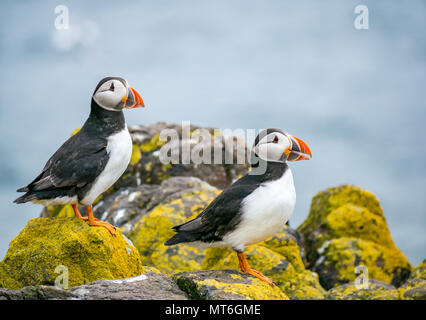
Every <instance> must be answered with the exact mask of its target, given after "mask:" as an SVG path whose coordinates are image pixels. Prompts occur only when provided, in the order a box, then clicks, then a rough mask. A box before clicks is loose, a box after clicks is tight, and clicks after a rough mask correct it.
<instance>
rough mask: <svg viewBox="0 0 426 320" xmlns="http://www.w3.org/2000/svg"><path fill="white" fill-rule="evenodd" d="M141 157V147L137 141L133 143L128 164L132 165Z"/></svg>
mask: <svg viewBox="0 0 426 320" xmlns="http://www.w3.org/2000/svg"><path fill="white" fill-rule="evenodd" d="M141 158H142V152H141V148H140V146H139V145H138V144H137V143H134V144H133V149H132V156H131V157H130V165H134V164H136V163H138V162H139V160H140V159H141Z"/></svg>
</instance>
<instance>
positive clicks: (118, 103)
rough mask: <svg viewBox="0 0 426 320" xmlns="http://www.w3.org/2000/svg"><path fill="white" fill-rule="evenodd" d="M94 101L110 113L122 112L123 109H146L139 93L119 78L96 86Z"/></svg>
mask: <svg viewBox="0 0 426 320" xmlns="http://www.w3.org/2000/svg"><path fill="white" fill-rule="evenodd" d="M92 98H93V100H94V101H95V102H96V103H97V104H98V105H99V106H100V107H101V108H104V109H106V110H109V111H121V110H122V109H123V108H137V107H145V105H144V103H143V100H142V98H141V96H140V95H139V93H137V91H136V90H135V89H133V88H132V87H130V86H129V85H128V84H127V81H126V80H124V79H123V78H119V77H107V78H104V79H102V80H101V81H100V82H99V83H98V85H97V86H96V89H95V92H94V93H93V96H92Z"/></svg>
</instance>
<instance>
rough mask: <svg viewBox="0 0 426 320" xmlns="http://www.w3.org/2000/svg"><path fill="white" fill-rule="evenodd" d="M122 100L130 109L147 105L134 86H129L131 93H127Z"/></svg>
mask: <svg viewBox="0 0 426 320" xmlns="http://www.w3.org/2000/svg"><path fill="white" fill-rule="evenodd" d="M121 101H123V102H125V105H124V107H125V108H128V109H133V108H139V107H145V104H144V103H143V100H142V97H141V96H140V94H139V93H138V92H137V91H136V90H135V89H133V88H132V87H129V93H128V94H127V97H123V99H122V100H121Z"/></svg>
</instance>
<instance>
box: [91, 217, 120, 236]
mask: <svg viewBox="0 0 426 320" xmlns="http://www.w3.org/2000/svg"><path fill="white" fill-rule="evenodd" d="M89 224H90V225H91V226H92V227H104V228H106V229H107V230H108V231H109V232H110V233H111V234H112V235H113V236H115V227H114V226H113V225H112V224H110V223H108V222H103V221H100V220H98V219H95V220H94V221H89Z"/></svg>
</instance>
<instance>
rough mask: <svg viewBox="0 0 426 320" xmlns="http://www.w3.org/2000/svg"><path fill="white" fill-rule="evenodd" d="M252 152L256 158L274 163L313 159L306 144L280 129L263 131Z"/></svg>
mask: <svg viewBox="0 0 426 320" xmlns="http://www.w3.org/2000/svg"><path fill="white" fill-rule="evenodd" d="M252 152H253V153H254V155H255V156H256V157H259V158H261V159H263V160H266V161H272V162H285V161H299V160H309V159H310V157H312V154H311V150H310V149H309V147H308V145H307V144H306V143H305V142H303V141H302V140H301V139H299V138H296V137H294V136H292V135H290V134H288V133H285V132H284V131H282V130H280V129H266V130H263V131H261V132H260V133H259V135H258V136H257V137H256V139H255V141H254V145H253V149H252ZM307 155H309V156H310V157H308V156H307Z"/></svg>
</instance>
